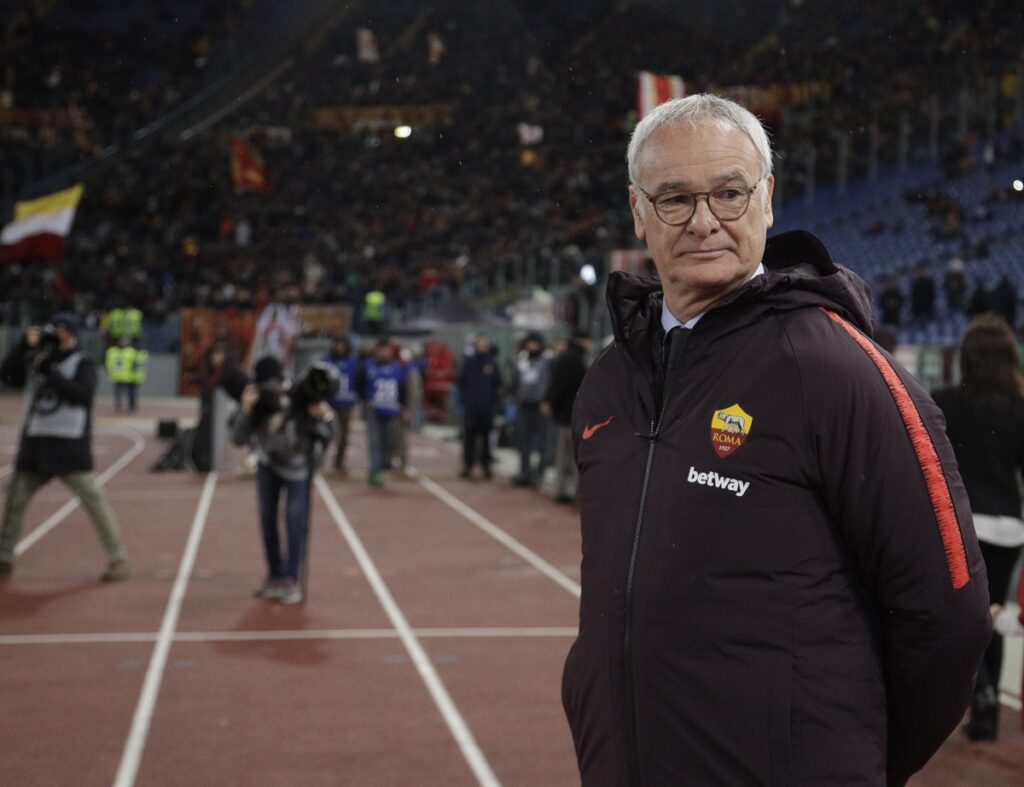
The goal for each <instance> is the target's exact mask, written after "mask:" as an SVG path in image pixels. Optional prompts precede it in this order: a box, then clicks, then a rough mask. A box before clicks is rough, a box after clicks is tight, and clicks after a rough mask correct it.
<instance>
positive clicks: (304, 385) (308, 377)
mask: <svg viewBox="0 0 1024 787" xmlns="http://www.w3.org/2000/svg"><path fill="white" fill-rule="evenodd" d="M295 385H296V388H297V389H298V391H299V392H300V393H301V397H302V398H303V399H304V400H305V402H306V404H316V403H317V402H326V401H327V400H328V399H330V398H332V397H333V396H334V395H335V394H337V393H338V388H339V387H340V385H341V380H340V379H339V377H338V372H337V370H336V369H335V368H334V367H333V366H331V365H329V364H326V363H323V362H322V361H317V362H316V363H314V364H313V365H312V366H310V367H309V368H308V369H307V370H306V373H305V374H304V375H302V377H301V378H299V380H298V381H296V384H295Z"/></svg>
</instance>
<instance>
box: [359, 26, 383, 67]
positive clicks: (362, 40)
mask: <svg viewBox="0 0 1024 787" xmlns="http://www.w3.org/2000/svg"><path fill="white" fill-rule="evenodd" d="M356 56H357V57H358V58H359V62H361V63H379V62H380V49H379V48H378V47H377V36H375V35H374V34H373V31H372V30H371V29H370V28H368V27H360V28H357V29H356Z"/></svg>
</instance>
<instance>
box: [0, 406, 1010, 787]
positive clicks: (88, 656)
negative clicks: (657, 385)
mask: <svg viewBox="0 0 1024 787" xmlns="http://www.w3.org/2000/svg"><path fill="white" fill-rule="evenodd" d="M144 406H145V413H146V417H145V418H137V419H125V420H123V421H114V420H112V419H111V418H110V415H111V413H110V404H109V402H101V403H100V404H99V405H98V406H97V434H96V441H95V442H96V460H97V469H98V471H99V472H102V471H104V470H107V469H108V468H111V471H113V470H117V464H116V463H118V460H119V459H121V458H122V457H124V456H125V454H126V452H129V451H132V450H137V449H133V447H134V446H136V445H138V444H139V443H140V441H144V447H143V448H142V450H141V453H139V454H138V455H137V456H135V457H134V458H132V459H131V460H130V461H128V462H127V463H123V464H124V466H123V469H120V470H119V471H118V472H116V473H115V472H110V473H108V475H110V476H111V477H110V478H109V480H108V481H107V482H106V489H107V493H108V498H109V500H110V503H111V505H112V506H113V508H114V510H115V511H116V512H117V514H118V517H119V519H120V521H121V526H122V530H123V532H124V535H125V540H126V543H127V546H128V549H129V552H130V556H131V560H132V569H133V575H132V577H131V579H130V580H129V581H127V582H125V583H122V584H117V585H102V584H100V583H99V582H98V581H97V577H98V575H99V573H100V571H101V570H102V568H103V563H104V558H103V554H102V552H101V549H100V547H99V544H98V542H97V540H96V538H95V535H94V534H93V532H92V529H91V526H90V525H89V523H88V520H87V518H86V516H85V514H84V513H83V512H82V511H81V510H80V509H78V508H75V509H74V510H72V511H71V512H70V513H67V514H66V516H64V517H63V518H61V519H60V521H59V522H57V524H56V525H55V526H54V527H53V529H52V531H50V532H48V533H47V534H46V535H44V536H42V537H41V538H38V540H36V541H35V542H34V543H32V544H31V545H30V546H29V548H28V549H27V550H25V552H24V554H23V555H21V557H20V558H19V560H18V563H17V566H16V570H15V574H14V577H13V578H12V579H11V580H10V581H9V582H8V583H6V585H3V586H0V692H2V694H0V696H2V697H3V712H2V713H0V742H2V744H0V783H2V784H5V785H6V784H10V785H19V786H20V785H25V786H28V785H47V787H49V786H50V785H83V786H86V785H111V784H120V785H124V787H127V785H130V784H138V785H147V786H148V785H153V786H155V785H296V784H302V785H463V784H464V785H472V784H479V783H484V784H487V783H490V784H495V783H501V784H505V785H531V786H532V785H571V784H575V783H577V781H578V780H577V777H576V769H575V759H574V756H573V753H572V746H571V742H570V739H569V734H568V730H567V727H566V724H565V721H564V717H563V715H562V710H561V703H560V689H559V683H560V674H561V668H562V660H563V658H564V655H565V653H566V650H567V649H568V647H569V644H570V642H571V641H572V637H573V631H574V628H575V623H576V603H577V599H576V597H575V595H574V594H573V592H572V590H573V589H574V587H575V582H576V580H577V579H578V563H579V535H578V525H577V521H576V512H575V511H574V510H572V509H567V508H565V507H556V506H554V505H553V504H552V503H550V502H549V501H548V500H547V499H545V498H544V497H542V496H541V495H539V494H537V493H535V492H531V491H528V490H521V489H514V488H512V487H510V486H509V485H508V484H507V483H504V482H501V481H497V482H492V483H485V482H470V481H462V480H458V479H457V475H456V470H457V465H458V462H457V459H458V457H457V454H456V452H455V450H454V448H453V446H450V445H445V444H441V443H439V442H436V441H433V440H430V439H429V438H427V437H423V436H414V437H413V441H412V446H413V454H412V461H413V463H414V464H415V465H416V466H417V467H418V468H419V469H420V470H421V471H422V473H423V474H424V476H425V478H424V479H423V480H398V481H393V482H391V483H390V484H389V485H388V486H386V487H385V488H383V489H371V488H370V487H368V486H367V485H366V484H365V483H364V481H363V473H364V471H363V469H362V468H364V467H365V447H364V444H363V442H362V440H361V438H360V437H359V436H357V437H356V438H355V445H354V446H353V448H352V449H350V450H351V454H350V456H351V458H352V460H353V461H352V464H353V467H354V470H353V473H352V479H351V480H344V479H341V478H338V477H336V476H331V475H330V474H328V476H327V477H326V479H325V480H326V482H327V483H326V484H325V485H321V486H320V488H319V489H318V491H317V492H316V493H315V494H314V507H313V517H312V534H311V539H312V541H311V562H310V577H311V579H310V596H309V599H308V601H307V603H306V604H305V605H304V606H302V607H282V606H279V605H274V604H270V603H267V602H263V601H258V600H255V599H253V598H252V595H251V594H252V591H253V589H254V588H255V587H256V585H257V584H258V583H259V581H260V579H261V578H262V574H263V565H262V557H261V553H260V543H259V538H258V526H257V524H256V519H255V515H256V502H255V489H254V486H253V483H252V481H251V479H249V478H245V477H239V476H238V475H236V474H235V473H234V472H233V469H232V468H233V467H235V466H236V465H237V464H238V459H239V456H238V454H236V453H232V454H229V456H228V458H227V460H226V463H225V465H226V467H227V468H228V469H226V470H224V471H222V472H221V473H220V474H219V475H218V476H216V477H212V478H210V479H208V478H207V477H206V476H200V475H195V474H189V473H164V474H152V473H149V472H148V468H149V466H150V465H152V464H153V462H154V461H155V460H156V458H157V457H158V456H159V455H160V453H162V451H163V448H164V444H163V443H161V442H159V441H157V440H155V438H154V437H153V435H154V434H155V426H154V421H153V419H154V418H156V417H184V418H191V417H194V415H195V412H194V408H195V405H194V404H192V403H190V402H186V403H181V404H174V403H162V404H155V403H144ZM19 413H20V410H19V403H18V401H17V400H15V399H2V400H0V467H2V466H3V465H6V464H8V462H9V460H10V458H11V457H13V453H14V451H15V449H16V441H17V424H18V418H19ZM427 479H430V480H433V481H434V482H436V484H437V485H439V487H440V489H441V490H444V491H446V492H447V493H448V494H449V495H452V496H454V497H455V498H457V499H458V500H459V501H461V502H462V504H463V505H464V506H468V507H469V509H472V511H467V510H466V509H463V510H462V512H459V511H456V510H455V509H454V508H453V507H452V506H451V505H449V502H452V501H451V499H450V498H449V502H445V500H442V499H441V497H444V491H438V488H439V487H438V486H434V485H432V484H431V481H430V480H427ZM204 490H205V493H206V494H205V495H204ZM439 495H440V496H441V497H439ZM69 499H70V494H69V493H68V492H67V491H66V490H65V489H64V488H63V487H61V486H60V485H59V484H51V485H49V486H47V487H46V488H44V490H43V491H42V492H40V494H39V495H37V497H36V498H35V499H34V500H33V502H32V505H31V506H30V509H29V516H28V519H27V521H26V527H25V534H26V536H27V537H28V538H29V539H30V540H31V539H32V538H33V537H32V535H31V534H32V532H33V530H35V529H36V528H38V527H39V526H40V525H42V524H43V523H44V522H45V521H46V520H48V519H51V518H52V517H53V515H54V514H55V513H57V512H58V511H59V510H60V509H61V507H62V506H63V505H64V504H65V503H66V502H67V501H68V500H69ZM206 502H208V506H207V505H205V503H206ZM454 505H456V506H457V505H458V503H457V502H455V503H454ZM473 512H476V518H475V521H471V519H470V518H467V514H468V516H469V517H473V516H474V514H473ZM481 518H482V519H481ZM493 528H497V529H498V530H497V531H495V530H493ZM346 530H349V535H348V538H346V536H345V531H346ZM488 530H490V531H491V532H487V531H488ZM496 536H497V538H496ZM498 538H501V539H503V542H502V541H499V540H498ZM510 539H514V542H512V541H510ZM361 552H364V554H362V555H361V557H362V558H363V560H362V562H360V559H359V558H360V554H359V553H361ZM374 580H376V582H377V586H376V589H375V587H374V584H373V581H374ZM382 599H383V602H382ZM396 627H397V628H396ZM417 660H418V661H417ZM441 708H444V709H445V711H444V713H443V712H442V710H441ZM445 714H447V715H445ZM1003 728H1004V731H1005V734H1004V740H1002V741H1000V742H999V743H997V744H988V745H978V744H974V745H972V744H968V743H967V742H965V741H963V740H960V739H959V737H958V736H954V738H953V739H951V740H950V741H949V742H948V743H947V744H946V746H945V747H944V748H943V750H942V752H940V754H939V756H938V757H936V759H935V760H933V762H932V763H931V764H930V765H929V767H928V768H927V769H926V771H925V772H924V773H923V774H922V775H921V776H919V777H918V778H917V779H915V780H914V782H913V784H915V785H1012V784H1024V776H1022V767H1024V738H1022V735H1021V731H1020V724H1019V721H1018V718H1017V717H1016V715H1015V714H1013V713H1011V712H1010V711H1008V710H1007V711H1006V712H1005V714H1004V725H1003ZM119 774H120V777H119ZM492 775H493V776H492ZM491 778H493V781H489V780H490V779H491Z"/></svg>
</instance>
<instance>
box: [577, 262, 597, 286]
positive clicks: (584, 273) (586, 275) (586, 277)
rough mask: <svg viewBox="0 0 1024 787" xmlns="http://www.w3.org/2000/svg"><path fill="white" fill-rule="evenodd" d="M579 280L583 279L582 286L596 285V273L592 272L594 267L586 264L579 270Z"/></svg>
mask: <svg viewBox="0 0 1024 787" xmlns="http://www.w3.org/2000/svg"><path fill="white" fill-rule="evenodd" d="M580 278H581V279H583V282H584V284H588V285H594V284H597V271H596V270H594V266H593V265H591V264H590V263H589V262H588V263H587V264H586V265H584V266H583V267H582V268H580Z"/></svg>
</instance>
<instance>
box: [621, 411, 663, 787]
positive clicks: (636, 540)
mask: <svg viewBox="0 0 1024 787" xmlns="http://www.w3.org/2000/svg"><path fill="white" fill-rule="evenodd" d="M664 409H665V404H664V398H663V399H662V402H661V405H660V407H659V409H658V417H657V418H656V419H655V420H653V421H651V431H650V434H648V435H647V439H648V441H649V443H648V447H647V467H646V469H645V470H644V483H643V486H642V487H641V490H640V509H639V511H637V515H636V525H635V526H634V528H633V549H632V552H631V553H630V556H629V572H628V573H627V575H626V598H625V601H626V612H625V616H624V620H623V629H624V631H623V638H622V650H623V660H624V662H625V676H626V760H627V766H628V768H629V781H630V784H631V785H633V787H640V784H641V777H640V741H639V736H638V730H637V715H636V695H635V694H634V691H635V687H634V685H633V660H632V652H631V647H632V642H631V641H630V635H631V631H630V625H631V622H632V611H633V577H634V574H635V573H636V559H637V553H638V552H639V551H640V531H641V530H642V529H643V523H644V509H645V508H646V506H647V488H648V486H649V485H650V481H651V467H652V466H653V464H654V444H655V443H656V442H657V441H658V431H659V430H660V429H661V416H662V413H663V412H664ZM639 436H642V435H638V437H639Z"/></svg>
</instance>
